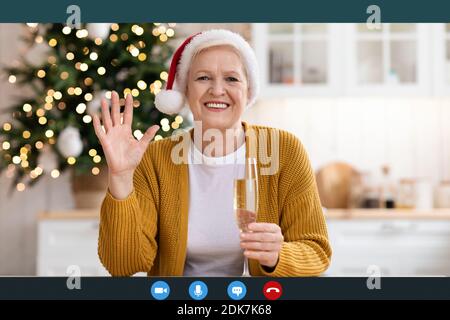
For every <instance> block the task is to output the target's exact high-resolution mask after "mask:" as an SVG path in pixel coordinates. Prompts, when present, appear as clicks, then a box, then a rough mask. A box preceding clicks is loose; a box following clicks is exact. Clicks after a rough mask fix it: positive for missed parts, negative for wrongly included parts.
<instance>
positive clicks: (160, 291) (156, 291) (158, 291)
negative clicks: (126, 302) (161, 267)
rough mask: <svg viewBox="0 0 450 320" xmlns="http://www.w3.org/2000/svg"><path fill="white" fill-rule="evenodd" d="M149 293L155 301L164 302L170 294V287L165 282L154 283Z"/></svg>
mask: <svg viewBox="0 0 450 320" xmlns="http://www.w3.org/2000/svg"><path fill="white" fill-rule="evenodd" d="M150 293H151V295H152V297H153V298H155V299H156V300H165V299H167V297H168V296H169V294H170V287H169V285H168V284H167V282H165V281H156V282H155V283H153V285H152V287H151V289H150Z"/></svg>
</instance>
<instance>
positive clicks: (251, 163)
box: [233, 158, 258, 277]
mask: <svg viewBox="0 0 450 320" xmlns="http://www.w3.org/2000/svg"><path fill="white" fill-rule="evenodd" d="M257 170H258V168H257V165H256V159H255V158H247V159H246V162H245V174H244V178H243V179H242V178H237V175H235V180H234V192H233V195H234V197H233V198H234V201H233V202H234V205H233V207H234V212H235V215H236V221H237V224H238V227H239V230H240V231H241V232H248V231H249V230H248V225H249V224H250V223H252V222H256V218H257V212H258V171H257ZM236 178H237V179H236ZM242 276H243V277H250V271H249V267H248V258H247V257H244V270H243V273H242Z"/></svg>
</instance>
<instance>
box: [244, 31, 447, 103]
mask: <svg viewBox="0 0 450 320" xmlns="http://www.w3.org/2000/svg"><path fill="white" fill-rule="evenodd" d="M448 25H449V24H447V25H444V24H440V25H439V26H437V25H433V24H424V23H396V24H389V23H383V24H382V28H381V29H380V30H376V29H375V30H369V29H368V28H367V26H366V24H355V23H342V24H336V23H323V24H320V23H319V24H299V23H292V24H289V23H272V24H258V23H255V24H253V25H252V27H253V36H252V39H253V46H254V48H255V51H256V54H257V58H258V61H259V63H260V66H261V79H262V90H261V91H262V96H263V97H273V96H275V97H284V98H286V97H298V96H311V95H320V96H330V95H331V96H334V95H339V96H341V95H349V96H377V95H383V96H389V95H392V96H393V95H395V96H429V95H431V94H432V93H433V92H434V91H433V87H432V85H435V83H436V81H435V80H436V79H435V77H436V72H434V71H433V70H437V69H439V70H442V69H443V66H444V62H445V63H447V62H448V63H449V64H450V37H449V34H450V31H449V30H450V29H449V27H448ZM439 28H440V29H439ZM439 30H441V31H440V32H441V33H440V34H439ZM432 35H433V37H434V38H438V39H439V41H441V47H438V46H437V45H435V46H433V45H432V42H433V40H432V39H433V37H432ZM443 39H446V40H445V41H446V42H445V43H444V41H443ZM436 41H438V40H436ZM445 52H446V53H445ZM444 53H445V54H446V56H445V54H444ZM436 54H438V55H441V56H445V59H441V60H440V61H439V62H436V61H435V60H436V59H435V55H436ZM436 64H438V65H436ZM433 66H434V68H433ZM446 70H447V71H448V72H444V73H445V77H447V78H448V79H447V78H446V81H447V82H446V84H448V86H449V87H450V76H448V74H450V70H448V69H446ZM442 76H444V75H442Z"/></svg>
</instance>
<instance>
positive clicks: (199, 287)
mask: <svg viewBox="0 0 450 320" xmlns="http://www.w3.org/2000/svg"><path fill="white" fill-rule="evenodd" d="M188 292H189V295H190V296H191V298H192V299H194V300H203V299H205V297H206V296H207V295H208V286H207V285H206V283H204V282H203V281H194V282H192V283H191V284H190V286H189V291H188Z"/></svg>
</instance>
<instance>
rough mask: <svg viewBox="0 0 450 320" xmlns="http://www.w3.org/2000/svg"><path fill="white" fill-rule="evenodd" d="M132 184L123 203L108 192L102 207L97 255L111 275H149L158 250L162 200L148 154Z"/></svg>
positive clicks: (137, 170)
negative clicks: (159, 212) (160, 201)
mask: <svg viewBox="0 0 450 320" xmlns="http://www.w3.org/2000/svg"><path fill="white" fill-rule="evenodd" d="M133 185H134V188H133V191H132V193H131V194H130V195H129V196H128V197H127V198H126V199H123V200H117V199H115V198H114V197H113V196H112V195H111V194H110V193H109V191H108V192H107V194H106V196H105V199H104V200H103V203H102V206H101V211H100V230H99V243H98V255H99V258H100V261H101V262H102V264H103V265H104V266H105V268H106V269H107V270H108V272H109V273H110V274H111V275H112V276H130V275H133V274H135V273H137V272H149V270H150V269H151V267H152V266H153V262H154V259H155V256H156V252H157V249H158V246H157V242H156V234H157V220H158V214H157V205H158V201H157V199H159V197H158V189H157V183H156V179H155V175H154V170H153V168H152V167H151V161H150V159H149V155H148V153H146V154H145V155H144V157H143V159H142V161H141V163H140V164H139V166H138V167H137V169H136V171H135V174H134V177H133Z"/></svg>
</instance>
